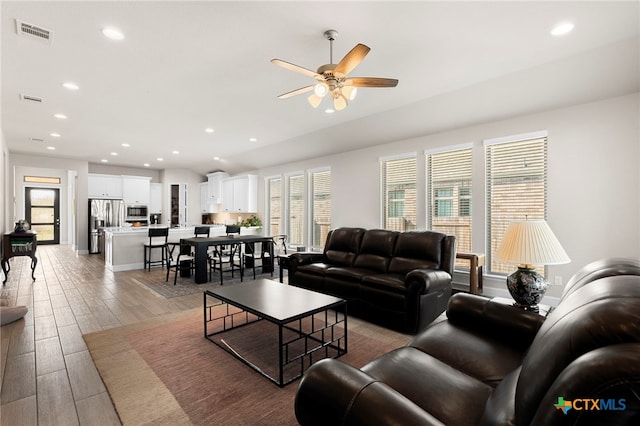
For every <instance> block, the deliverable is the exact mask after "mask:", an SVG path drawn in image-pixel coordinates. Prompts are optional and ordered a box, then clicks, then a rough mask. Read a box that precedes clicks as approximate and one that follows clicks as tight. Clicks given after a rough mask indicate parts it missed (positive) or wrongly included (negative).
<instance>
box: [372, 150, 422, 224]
mask: <svg viewBox="0 0 640 426" xmlns="http://www.w3.org/2000/svg"><path fill="white" fill-rule="evenodd" d="M380 167H381V173H380V174H381V177H382V200H383V206H382V209H383V211H382V214H383V220H382V226H383V228H385V229H389V230H392V231H409V230H413V229H416V157H415V154H412V155H411V156H410V157H408V156H404V157H403V158H393V159H381V160H380Z"/></svg>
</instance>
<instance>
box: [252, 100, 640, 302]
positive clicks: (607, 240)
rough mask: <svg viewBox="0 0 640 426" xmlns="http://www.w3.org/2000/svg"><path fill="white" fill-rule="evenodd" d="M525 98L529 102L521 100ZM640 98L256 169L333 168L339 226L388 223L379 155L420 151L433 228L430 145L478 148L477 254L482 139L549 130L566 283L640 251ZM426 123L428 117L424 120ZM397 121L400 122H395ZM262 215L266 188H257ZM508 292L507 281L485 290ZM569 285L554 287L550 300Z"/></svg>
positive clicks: (553, 220) (558, 270)
mask: <svg viewBox="0 0 640 426" xmlns="http://www.w3.org/2000/svg"><path fill="white" fill-rule="evenodd" d="M523 102H525V101H523ZM639 103H640V95H639V94H634V95H628V96H622V97H617V98H611V99H606V100H602V101H598V102H592V103H588V104H582V105H576V106H572V107H568V108H562V109H558V110H552V111H546V112H543V113H538V114H531V115H526V116H521V117H516V118H512V119H508V120H501V121H497V122H493V123H486V124H482V125H477V126H472V127H468V128H463V129H457V130H454V131H449V132H445V133H440V134H434V135H428V136H424V137H419V138H415V139H410V140H404V141H398V142H393V143H388V144H384V145H379V146H375V147H371V148H366V149H361V150H357V151H352V152H348V153H343V154H340V155H334V156H327V157H322V158H316V159H313V160H309V161H304V162H296V163H292V164H285V165H281V166H278V167H271V168H268V169H261V170H258V171H257V173H258V174H259V175H260V176H262V177H269V176H274V175H278V174H285V173H288V172H291V171H294V170H305V169H311V168H315V167H322V166H330V167H331V171H332V206H333V212H332V227H339V226H361V227H364V228H376V227H380V226H381V218H380V178H379V163H378V158H379V157H380V156H387V155H394V154H400V153H405V152H415V151H417V152H418V176H419V179H418V189H419V191H418V194H419V198H418V210H419V215H418V222H419V223H418V225H419V228H420V229H424V228H425V223H426V220H425V218H426V214H425V210H426V201H425V190H424V188H425V179H424V178H423V179H421V178H420V176H424V170H425V167H424V156H423V151H424V150H425V149H428V148H435V147H446V146H451V145H459V144H461V143H469V142H471V143H473V144H474V158H473V161H474V164H473V166H474V175H473V178H474V187H473V205H474V208H473V213H474V217H473V221H474V222H473V227H474V234H473V250H474V251H477V252H486V248H485V242H484V234H485V215H484V205H485V202H484V196H485V194H484V153H483V152H484V151H483V140H485V139H491V138H497V137H502V136H510V135H516V134H521V133H527V132H533V131H538V130H547V131H548V133H549V137H548V202H547V205H548V214H547V220H548V223H549V225H550V226H551V228H552V229H553V231H554V233H555V234H556V236H557V237H558V239H559V240H560V242H561V243H562V245H563V246H564V248H565V250H566V251H567V253H568V254H569V257H570V258H571V260H572V262H571V263H569V264H567V265H558V266H549V267H548V277H549V278H551V280H550V281H551V282H553V281H554V280H553V278H554V277H555V276H561V277H562V279H563V283H565V282H566V281H567V280H568V279H569V278H570V277H571V275H573V274H574V273H575V272H576V271H577V270H578V269H579V268H581V267H582V266H584V265H586V264H587V263H589V262H591V261H593V260H596V259H600V258H605V257H612V256H622V257H640V171H639V170H640V167H639V164H640V161H639V160H640V140H639V129H640V118H639V117H640V107H639ZM424 119H425V120H428V119H429V118H428V117H425V118H424ZM389 125H390V126H393V123H389ZM259 188H260V191H261V194H260V197H259V207H260V208H261V209H262V210H261V213H262V214H264V185H259ZM487 286H488V287H492V286H493V287H496V288H500V289H503V288H504V287H505V286H504V282H503V279H498V280H491V279H489V280H486V281H485V287H487ZM562 289H563V287H562V286H551V287H550V288H549V290H548V291H547V295H549V296H550V297H557V296H559V295H560V294H561V292H562Z"/></svg>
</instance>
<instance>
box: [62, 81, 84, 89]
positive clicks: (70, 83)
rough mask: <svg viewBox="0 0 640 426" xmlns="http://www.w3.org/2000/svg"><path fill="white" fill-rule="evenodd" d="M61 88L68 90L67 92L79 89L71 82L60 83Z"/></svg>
mask: <svg viewBox="0 0 640 426" xmlns="http://www.w3.org/2000/svg"><path fill="white" fill-rule="evenodd" d="M62 86H63V87H64V88H66V89H69V90H78V89H79V88H80V87H78V85H77V84H75V83H72V82H70V81H67V82H65V83H62Z"/></svg>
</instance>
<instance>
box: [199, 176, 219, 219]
mask: <svg viewBox="0 0 640 426" xmlns="http://www.w3.org/2000/svg"><path fill="white" fill-rule="evenodd" d="M210 209H211V207H210V206H209V182H202V183H201V184H200V213H203V214H204V213H215V212H210V211H209V210H210Z"/></svg>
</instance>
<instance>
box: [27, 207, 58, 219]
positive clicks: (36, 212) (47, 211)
mask: <svg viewBox="0 0 640 426" xmlns="http://www.w3.org/2000/svg"><path fill="white" fill-rule="evenodd" d="M53 218H54V215H53V207H32V208H31V221H32V222H33V223H53Z"/></svg>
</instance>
